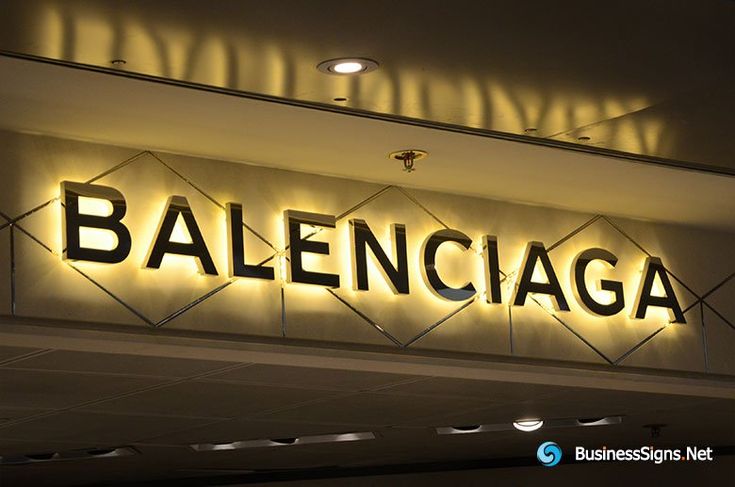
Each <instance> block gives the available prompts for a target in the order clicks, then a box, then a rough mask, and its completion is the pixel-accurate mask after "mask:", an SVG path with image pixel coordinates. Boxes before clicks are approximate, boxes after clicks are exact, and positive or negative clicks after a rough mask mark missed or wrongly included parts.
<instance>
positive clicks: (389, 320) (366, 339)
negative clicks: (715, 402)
mask: <svg viewBox="0 0 735 487" xmlns="http://www.w3.org/2000/svg"><path fill="white" fill-rule="evenodd" d="M0 156H1V157H2V160H3V166H2V178H1V179H0V189H1V190H0V211H2V212H3V213H4V214H5V215H7V216H8V218H10V219H14V218H16V217H18V216H21V215H24V214H25V213H26V212H28V211H29V210H31V209H34V208H38V209H37V211H34V212H33V213H31V214H28V215H27V216H24V217H22V218H21V219H19V220H17V221H16V228H14V229H13V232H12V233H13V235H12V247H13V250H12V252H11V248H10V247H11V245H10V242H11V235H10V233H11V231H10V227H9V226H6V227H5V228H3V229H2V230H0V252H2V255H3V257H2V259H3V260H4V261H5V265H2V266H0V293H2V295H3V298H2V300H1V301H0V303H1V304H0V313H2V314H5V315H11V314H13V312H14V313H15V315H16V316H19V317H34V318H45V319H53V320H70V321H74V322H80V321H81V322H95V323H109V324H110V325H113V324H114V325H124V326H126V327H127V326H129V327H137V329H139V330H140V333H147V332H148V329H149V328H150V327H151V324H153V325H156V324H158V325H160V328H161V330H162V331H161V332H162V333H165V332H166V331H168V330H178V331H182V330H183V331H191V332H212V333H217V334H222V333H224V334H228V335H237V336H240V337H260V338H263V337H265V338H272V339H275V340H278V341H283V342H284V343H292V342H293V340H307V341H315V342H322V343H323V342H330V343H337V344H338V346H339V347H343V348H351V347H355V346H364V345H369V346H377V347H380V348H386V349H394V350H397V349H398V347H397V345H396V343H394V342H393V341H391V340H390V339H389V338H387V337H386V334H383V333H381V331H380V330H379V329H378V327H376V326H375V325H379V326H380V327H381V328H382V329H383V330H384V331H386V332H387V334H390V335H391V336H393V337H394V338H395V340H396V341H397V342H400V343H401V344H403V345H405V344H407V343H410V347H409V350H417V351H421V352H423V353H428V352H432V353H433V352H460V353H467V354H473V356H476V354H482V355H484V356H487V357H493V358H497V357H506V358H507V357H510V358H512V357H522V358H532V359H536V358H538V359H552V360H561V361H568V362H574V363H576V364H595V365H602V366H605V367H620V368H626V367H637V368H638V367H643V368H653V369H670V370H682V371H695V372H708V373H713V374H733V373H735V359H733V356H734V354H733V353H732V352H733V345H735V330H734V329H733V328H732V327H731V326H730V325H728V323H727V321H726V320H729V322H730V323H733V322H735V307H733V306H734V305H733V303H735V300H733V299H732V298H733V295H734V294H735V279H730V280H729V281H727V282H725V283H724V284H722V283H723V281H725V280H726V278H727V277H728V276H731V275H732V273H733V271H734V270H735V261H734V260H733V257H732V252H731V248H732V243H733V241H735V240H734V237H735V236H733V235H732V234H728V233H717V232H713V231H708V230H702V229H698V228H697V229H695V228H688V227H678V226H673V225H661V224H656V223H651V222H642V221H633V220H623V219H618V218H609V219H608V218H597V219H594V218H595V217H596V215H591V214H582V213H575V212H566V211H560V210H551V209H547V208H543V207H537V206H526V205H519V204H511V203H504V202H498V201H493V200H486V199H478V198H469V197H464V196H454V195H448V194H440V193H435V192H429V191H420V190H412V189H403V188H397V187H391V188H389V189H387V190H385V191H383V192H382V193H380V196H378V197H376V198H373V199H371V196H373V195H375V194H376V193H378V192H380V191H381V190H383V189H384V188H385V187H384V186H381V185H378V184H372V183H365V182H358V181H350V180H345V179H337V178H330V177H324V176H316V175H309V174H303V173H295V172H289V171H282V170H275V169H266V168H262V167H257V166H249V165H244V164H233V163H226V162H217V161H208V160H204V159H195V158H189V157H183V156H177V155H171V154H151V153H147V152H141V151H138V150H131V149H122V148H117V147H111V146H103V145H95V144H88V143H83V142H74V141H69V140H62V139H55V138H50V137H41V136H34V135H20V134H16V133H11V132H0ZM132 157H135V159H134V160H133V161H132V162H130V163H128V164H125V165H123V166H121V167H118V168H117V169H115V170H114V171H112V172H109V173H106V171H108V170H109V169H111V168H114V167H115V166H116V165H118V164H119V163H121V162H123V161H126V160H128V159H130V158H132ZM101 174H104V176H103V177H101V178H99V179H97V180H95V183H96V184H103V185H109V186H112V187H114V188H117V189H118V190H120V191H121V192H122V193H123V194H124V195H125V197H126V200H127V204H128V214H127V216H126V217H125V219H124V220H123V221H124V223H125V224H126V225H127V226H128V227H129V228H130V230H131V233H132V235H133V248H132V252H131V254H130V256H129V257H128V258H127V260H126V261H125V262H123V263H120V264H114V265H106V264H97V263H89V262H74V263H72V262H65V261H63V260H62V259H61V256H60V254H61V208H60V203H59V201H58V199H57V198H58V196H59V183H60V182H61V181H62V180H73V181H87V180H89V179H91V178H94V177H96V176H98V175H101ZM174 194H176V195H183V196H186V197H187V198H188V200H189V202H190V204H191V206H192V208H193V211H194V213H195V215H196V217H197V220H198V222H199V225H200V227H201V228H202V232H203V234H204V236H205V239H206V241H207V244H208V247H209V250H210V252H211V253H212V256H213V258H214V261H215V264H216V266H217V268H218V270H219V272H220V275H219V276H216V277H211V276H202V275H200V274H198V272H197V268H196V265H194V259H191V258H187V257H173V256H169V257H166V258H165V259H164V261H163V265H162V267H161V269H158V270H151V269H144V268H143V263H144V260H145V256H146V254H147V252H148V250H149V245H150V243H151V241H152V239H153V235H154V233H155V231H156V226H157V224H158V221H159V219H160V216H161V212H162V210H163V208H164V205H165V203H166V199H167V197H168V196H169V195H174ZM229 201H233V202H239V203H242V204H243V206H244V212H245V213H244V215H245V216H244V218H245V222H246V223H247V224H248V225H249V226H250V227H252V228H253V229H254V230H256V231H257V232H258V234H259V235H260V236H262V237H263V239H260V238H258V237H257V236H255V235H254V234H253V233H251V232H248V231H246V232H245V246H246V255H247V260H248V261H249V262H253V263H254V262H259V261H261V260H264V259H267V258H269V257H271V256H274V258H273V260H272V261H271V262H270V264H271V265H275V268H276V269H275V270H276V276H277V277H276V280H275V281H262V280H253V279H236V280H231V279H230V278H228V276H227V241H226V240H227V239H226V226H225V213H224V211H223V209H222V208H220V207H219V206H218V204H224V203H226V202H229ZM46 202H48V204H47V205H45V206H42V207H40V208H39V205H42V204H44V203H46ZM286 209H299V210H305V211H312V212H321V213H327V214H332V215H340V216H341V218H339V219H338V223H337V228H336V229H335V230H324V231H322V232H320V233H319V234H318V235H317V236H315V237H314V238H315V239H318V240H322V241H326V242H329V244H330V248H331V251H332V253H333V255H331V256H329V257H326V258H317V259H314V260H313V261H307V262H309V264H308V265H309V266H313V268H314V269H319V270H322V271H325V272H327V271H329V272H335V273H339V274H340V276H341V279H342V285H341V287H340V288H339V289H335V290H333V292H330V291H327V290H325V289H324V288H321V287H318V286H308V285H300V284H290V283H284V282H283V280H282V279H281V277H280V276H281V275H283V274H285V273H284V272H283V271H282V269H281V268H280V267H281V266H283V265H284V264H285V258H284V255H285V254H284V252H283V249H284V247H285V244H284V237H283V221H282V212H283V210H286ZM350 218H362V219H365V220H366V221H367V222H368V223H369V224H370V226H371V228H372V229H373V230H374V232H375V233H376V234H377V236H378V238H379V239H380V240H381V242H382V243H383V244H384V246H385V247H386V248H388V247H389V241H388V235H389V234H388V226H389V224H390V223H404V224H406V227H407V234H408V258H409V267H410V283H411V294H410V295H408V296H395V295H393V294H392V293H391V292H390V291H389V290H388V287H387V286H386V285H385V281H384V280H383V279H382V277H381V275H380V273H379V272H378V271H377V270H376V269H375V268H373V269H372V270H371V273H370V283H371V289H370V291H367V292H356V291H353V290H352V283H351V269H350V266H351V264H350V257H349V238H348V223H347V221H348V220H349V219H350ZM590 222H591V223H590ZM588 223H589V224H588ZM587 224H588V225H587ZM444 225H446V226H448V227H451V228H456V229H458V230H461V231H463V232H465V233H467V234H468V235H469V236H470V237H471V238H472V239H473V241H474V242H475V247H474V250H476V251H478V252H479V245H478V244H479V242H480V239H481V237H482V235H484V234H491V235H497V237H498V242H499V246H500V265H501V269H502V270H503V271H504V272H505V273H506V274H509V275H510V276H511V277H510V278H509V279H508V280H507V281H506V282H505V283H504V284H503V304H501V305H491V304H488V303H486V302H484V299H483V298H482V297H481V296H480V297H479V298H478V299H477V300H475V301H474V302H472V303H457V302H447V301H443V300H441V299H439V298H437V297H436V296H434V295H433V294H432V293H430V292H429V290H428V289H427V287H426V286H425V285H424V283H423V281H422V278H421V276H420V273H419V267H418V263H419V250H420V247H421V244H422V241H423V239H424V238H425V237H426V236H427V235H428V234H429V233H430V232H432V231H435V230H438V229H441V228H443V226H444ZM567 237H569V238H567ZM531 240H536V241H542V242H543V243H544V244H545V245H546V246H547V248H550V247H552V246H553V245H554V244H555V243H558V246H555V247H554V248H553V250H551V251H550V257H551V259H552V262H553V263H554V266H555V269H556V272H557V275H558V277H559V279H560V281H561V284H562V288H563V289H564V291H565V294H566V297H567V300H568V301H569V304H570V306H571V307H572V311H571V312H568V313H554V312H552V311H551V310H550V309H549V308H548V306H546V305H545V303H544V301H545V298H544V297H540V298H539V303H540V304H537V303H534V302H532V301H530V300H529V301H528V303H527V304H526V305H525V306H523V307H509V306H508V303H509V300H510V294H511V292H512V289H513V283H514V279H515V276H516V275H517V269H518V267H519V265H520V262H521V259H522V256H523V252H524V249H525V245H526V243H527V242H528V241H531ZM265 241H267V243H266V242H265ZM447 247H449V246H447ZM589 247H603V248H606V249H608V250H610V251H612V252H613V253H615V254H616V255H617V256H618V257H619V259H620V261H619V264H618V266H617V267H616V269H615V270H614V271H609V270H604V269H601V270H599V271H598V272H599V274H598V278H602V277H605V278H613V279H618V280H621V281H623V282H624V284H625V286H626V296H625V297H626V308H625V310H624V313H621V314H619V315H616V316H613V317H610V318H600V317H595V316H593V315H590V314H588V313H587V312H585V311H584V310H583V309H582V308H581V306H580V305H579V304H578V303H577V301H576V300H575V298H574V296H573V294H572V291H571V284H570V264H571V262H572V260H573V258H574V256H575V255H576V254H577V253H578V252H579V251H580V250H583V249H585V248H589ZM647 254H651V255H655V256H658V257H661V258H662V259H663V262H664V264H665V265H666V266H667V269H668V270H669V272H670V274H671V279H672V282H673V285H674V289H675V291H676V293H677V296H678V298H679V301H680V303H681V305H682V308H684V309H687V310H688V311H687V312H686V314H685V317H686V319H687V323H686V324H685V325H670V326H664V325H665V324H666V321H667V319H666V314H665V313H664V312H663V310H652V311H650V312H649V314H648V316H647V318H646V319H645V320H631V319H630V318H629V315H630V313H631V312H632V304H633V301H634V297H635V291H636V289H637V286H638V282H639V280H640V277H641V275H640V271H641V269H642V267H643V262H644V259H645V257H646V255H647ZM11 255H12V257H11ZM11 264H12V265H11ZM439 265H440V266H441V269H442V275H443V276H444V277H445V278H446V280H447V281H448V282H450V283H453V284H455V285H457V284H462V283H463V282H464V281H465V280H466V279H467V278H470V279H471V280H472V282H473V283H474V284H475V286H476V287H477V288H479V289H480V290H481V291H482V290H483V289H484V283H483V279H482V259H481V257H480V256H479V255H478V253H477V252H467V253H465V254H461V253H460V252H457V251H455V252H453V251H451V250H450V249H449V248H443V250H442V251H441V252H440V253H439ZM721 284H722V285H721ZM591 285H592V284H591ZM221 286H224V287H222V288H221V289H220V290H218V291H217V292H215V293H213V294H211V296H209V297H207V299H204V300H203V301H201V302H199V303H198V304H196V305H195V306H191V307H189V306H190V305H191V304H192V303H195V302H197V301H198V300H199V299H200V298H202V297H205V296H208V294H209V293H210V292H211V291H214V290H217V289H219V288H220V287H221ZM12 294H14V299H13V298H12V297H11V295H12ZM702 296H704V297H705V298H704V302H706V304H702V302H701V301H700V298H701V297H702ZM12 302H14V306H15V309H14V310H13V309H11V308H12V306H11V303H12ZM465 305H466V306H465ZM131 310H134V312H133V311H131ZM182 310H184V311H185V312H181V313H180V314H177V313H179V311H182ZM358 312H359V313H358ZM366 317H367V318H369V320H370V321H371V322H372V323H371V322H369V321H368V320H366V319H365V318H366ZM437 323H440V324H439V325H438V326H436V327H435V328H431V327H432V325H435V324H437ZM429 329H430V331H429V332H428V333H427V334H425V335H423V336H421V335H422V333H424V332H426V331H427V330H429ZM283 335H285V337H284V336H283ZM418 336H421V338H418V339H416V340H414V339H415V338H416V337H418ZM650 337H652V338H650ZM649 338H650V339H649Z"/></svg>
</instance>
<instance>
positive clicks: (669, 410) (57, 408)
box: [0, 335, 735, 485]
mask: <svg viewBox="0 0 735 487" xmlns="http://www.w3.org/2000/svg"><path fill="white" fill-rule="evenodd" d="M90 336H91V335H90ZM80 343H81V342H80ZM0 356H1V357H2V362H0V390H2V391H3V394H2V395H0V418H2V419H0V455H3V456H10V455H16V454H38V453H44V452H52V451H62V452H63V451H67V450H74V449H90V448H103V447H117V446H124V445H127V446H134V447H135V448H136V449H137V450H138V451H139V453H140V454H138V455H134V456H130V457H121V458H111V459H85V460H77V461H67V462H49V463H43V464H35V465H25V466H14V467H10V466H8V467H2V471H0V475H1V476H2V477H0V478H2V481H3V484H2V485H15V484H16V483H18V482H21V481H22V482H23V483H24V484H25V485H31V484H32V485H77V484H84V483H89V482H96V483H97V484H100V483H101V484H105V485H107V484H110V483H113V482H123V481H126V482H136V481H142V480H146V481H155V480H157V479H158V480H162V479H167V478H168V479H173V478H181V477H189V476H193V475H202V474H206V473H210V474H218V475H223V474H227V473H230V474H233V475H247V473H248V472H249V471H252V472H255V473H262V472H265V471H271V470H276V471H278V470H284V469H285V470H289V469H299V468H308V469H314V468H317V467H330V468H335V467H340V468H346V467H356V466H376V465H384V464H399V463H421V462H431V461H443V462H451V461H467V460H472V459H487V458H511V457H528V456H532V453H533V451H535V448H536V447H537V445H538V443H539V442H540V441H541V439H546V438H547V437H549V436H550V435H552V436H553V438H554V440H555V441H557V442H558V443H560V444H563V445H573V444H588V445H597V444H601V443H602V442H604V444H605V445H608V446H639V445H641V444H649V442H654V443H655V444H656V445H658V446H666V445H677V446H679V445H681V444H707V445H713V446H721V445H731V444H732V442H733V439H734V437H735V429H734V428H733V426H734V425H733V424H732V421H731V419H732V410H733V408H734V407H735V402H733V400H732V399H718V398H712V397H709V398H708V397H701V396H700V397H696V396H687V395H677V394H655V393H646V392H632V391H628V392H625V391H610V390H603V389H596V388H580V387H560V386H555V385H542V384H536V385H533V384H523V383H510V382H500V381H488V380H468V379H452V378H447V377H431V376H421V375H406V374H391V373H380V372H360V371H346V370H334V369H324V368H315V367H301V366H291V365H269V364H253V363H251V362H232V361H216V360H201V359H185V358H167V357H154V356H151V355H130V354H112V353H99V352H84V351H71V350H57V349H33V348H22V347H0ZM605 415H623V416H624V419H623V423H622V424H620V425H613V426H601V427H592V428H562V429H555V430H546V431H540V432H537V433H521V432H517V431H501V432H491V433H479V434H464V435H450V436H441V435H437V434H436V433H435V431H434V428H435V427H439V426H448V425H471V424H498V423H510V422H511V421H513V420H514V419H518V418H519V417H532V416H533V417H542V418H579V417H597V416H605ZM653 423H663V424H666V425H667V426H666V427H664V429H663V433H662V436H661V437H660V438H658V439H656V440H652V439H651V438H650V433H649V430H648V429H647V428H645V427H644V426H645V425H647V424H653ZM359 431H371V432H373V433H375V435H376V439H374V440H365V441H356V442H346V443H325V444H314V445H303V446H289V447H278V448H268V447H264V448H250V449H244V450H234V451H215V452H194V451H193V450H191V449H190V448H189V447H188V445H190V444H192V443H217V442H229V441H235V440H249V439H269V438H289V437H297V436H303V435H318V434H331V433H346V432H359ZM243 478H244V477H243ZM6 482H7V484H6ZM205 483H206V481H205ZM203 485H204V484H203Z"/></svg>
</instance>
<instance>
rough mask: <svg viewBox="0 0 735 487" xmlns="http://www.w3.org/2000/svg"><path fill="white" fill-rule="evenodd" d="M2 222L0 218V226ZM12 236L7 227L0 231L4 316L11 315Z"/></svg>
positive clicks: (0, 306) (0, 300) (0, 291)
mask: <svg viewBox="0 0 735 487" xmlns="http://www.w3.org/2000/svg"><path fill="white" fill-rule="evenodd" d="M4 222H5V220H4V219H2V218H0V225H3V224H4ZM12 233H13V234H14V233H15V232H14V231H13V232H12ZM14 236H15V235H11V230H10V228H8V227H6V228H4V229H2V230H0V314H6V315H9V314H11V313H12V286H11V279H12V273H13V271H12V268H13V267H14V265H15V264H14V262H13V258H12V254H11V252H10V246H11V243H10V239H11V238H14Z"/></svg>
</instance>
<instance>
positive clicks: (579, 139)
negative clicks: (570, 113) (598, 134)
mask: <svg viewBox="0 0 735 487" xmlns="http://www.w3.org/2000/svg"><path fill="white" fill-rule="evenodd" d="M577 140H578V141H580V142H588V141H589V140H590V138H589V137H588V136H586V135H582V136H580V137H577Z"/></svg>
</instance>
